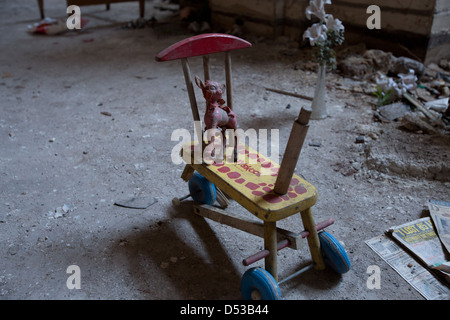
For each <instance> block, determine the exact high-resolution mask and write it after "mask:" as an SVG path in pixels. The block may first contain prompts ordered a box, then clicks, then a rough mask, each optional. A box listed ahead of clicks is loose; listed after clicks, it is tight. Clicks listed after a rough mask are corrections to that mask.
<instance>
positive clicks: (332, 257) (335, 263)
mask: <svg viewBox="0 0 450 320" xmlns="http://www.w3.org/2000/svg"><path fill="white" fill-rule="evenodd" d="M319 240H320V247H321V250H322V254H323V258H324V260H325V263H326V264H327V265H328V266H329V267H331V268H332V269H333V270H334V271H336V272H337V273H346V272H347V271H348V270H350V265H351V264H350V259H349V258H348V255H347V252H345V249H344V248H343V247H342V245H341V244H340V243H339V241H337V240H336V239H335V238H334V237H333V236H332V235H331V234H329V233H328V232H326V231H323V232H320V233H319Z"/></svg>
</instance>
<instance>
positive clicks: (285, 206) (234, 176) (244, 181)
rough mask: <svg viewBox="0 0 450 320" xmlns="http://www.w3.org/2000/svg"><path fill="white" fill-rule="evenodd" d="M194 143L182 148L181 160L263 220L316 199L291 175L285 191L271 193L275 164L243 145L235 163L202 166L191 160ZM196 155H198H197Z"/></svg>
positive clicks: (285, 214) (298, 209)
mask: <svg viewBox="0 0 450 320" xmlns="http://www.w3.org/2000/svg"><path fill="white" fill-rule="evenodd" d="M194 145H195V142H192V143H191V144H190V145H185V146H183V150H190V151H191V152H183V150H182V152H181V154H182V157H183V160H184V161H185V162H186V163H187V164H190V165H191V166H192V168H193V169H195V170H197V171H198V172H199V173H200V174H201V175H203V176H204V177H205V178H206V179H208V180H209V181H211V182H212V183H214V185H216V186H217V187H218V188H219V189H220V190H222V191H223V192H224V193H225V194H227V195H228V196H230V197H231V198H232V199H233V200H235V201H236V202H238V203H239V204H240V205H242V206H243V207H244V208H246V209H247V210H248V211H249V212H251V213H252V214H254V215H255V216H256V217H258V218H260V219H262V220H264V221H278V220H281V219H284V218H286V217H288V216H290V215H293V214H296V213H298V212H301V211H304V210H306V209H308V208H310V207H312V206H313V205H314V204H315V203H316V200H317V190H316V188H315V187H314V186H313V185H312V184H310V183H309V182H307V181H306V180H304V179H302V178H301V177H299V176H297V175H295V174H294V175H293V177H292V179H291V182H290V186H289V189H288V192H287V193H286V194H284V195H278V194H276V193H275V192H274V191H273V187H274V185H275V181H276V178H277V173H278V170H279V168H280V166H279V164H277V163H276V162H274V161H272V160H270V159H269V158H267V157H265V156H263V155H261V154H259V153H258V152H257V151H255V150H253V149H251V148H250V147H249V146H247V145H245V147H244V146H241V148H238V150H239V151H238V159H237V162H235V163H228V162H227V161H222V163H216V162H212V161H211V162H212V164H206V163H204V162H203V161H201V159H199V158H197V159H196V157H195V155H196V152H195V151H194ZM197 154H198V152H197Z"/></svg>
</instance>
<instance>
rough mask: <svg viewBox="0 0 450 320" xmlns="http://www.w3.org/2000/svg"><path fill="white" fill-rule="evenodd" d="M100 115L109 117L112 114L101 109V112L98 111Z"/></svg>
mask: <svg viewBox="0 0 450 320" xmlns="http://www.w3.org/2000/svg"><path fill="white" fill-rule="evenodd" d="M100 113H101V114H102V115H104V116H108V117H111V116H112V114H111V112H108V111H102V112H100Z"/></svg>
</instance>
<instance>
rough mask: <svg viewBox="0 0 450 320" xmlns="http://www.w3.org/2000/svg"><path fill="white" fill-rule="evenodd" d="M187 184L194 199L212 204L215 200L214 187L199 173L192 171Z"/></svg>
mask: <svg viewBox="0 0 450 320" xmlns="http://www.w3.org/2000/svg"><path fill="white" fill-rule="evenodd" d="M188 186H189V193H190V195H191V197H192V199H193V200H194V201H196V202H200V203H203V204H209V205H213V204H214V202H215V201H216V187H215V186H214V184H213V183H211V182H209V181H208V179H206V178H205V177H204V176H202V175H201V174H200V173H198V172H194V175H193V176H192V178H191V179H190V180H189V183H188Z"/></svg>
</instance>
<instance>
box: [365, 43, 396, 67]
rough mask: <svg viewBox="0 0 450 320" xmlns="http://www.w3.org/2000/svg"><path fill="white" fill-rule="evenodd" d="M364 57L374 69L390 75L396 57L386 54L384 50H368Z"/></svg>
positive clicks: (389, 53)
mask: <svg viewBox="0 0 450 320" xmlns="http://www.w3.org/2000/svg"><path fill="white" fill-rule="evenodd" d="M363 57H364V58H365V59H366V60H367V62H368V63H370V64H371V65H373V67H374V68H375V69H376V70H378V71H381V72H383V73H388V72H389V70H391V68H392V64H393V63H392V61H393V58H394V56H393V55H392V53H391V52H384V51H383V50H376V49H373V50H367V51H366V52H365V53H364V55H363Z"/></svg>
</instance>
